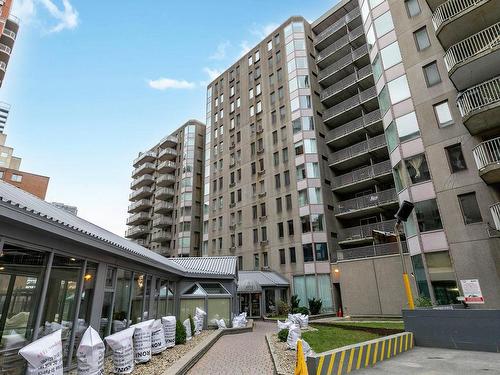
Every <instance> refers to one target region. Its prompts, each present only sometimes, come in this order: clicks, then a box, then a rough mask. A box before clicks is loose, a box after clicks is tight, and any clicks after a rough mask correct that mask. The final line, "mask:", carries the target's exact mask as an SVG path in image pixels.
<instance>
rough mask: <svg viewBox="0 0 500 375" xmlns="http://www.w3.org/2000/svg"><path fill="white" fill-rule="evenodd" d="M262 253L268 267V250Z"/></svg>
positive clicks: (265, 265)
mask: <svg viewBox="0 0 500 375" xmlns="http://www.w3.org/2000/svg"><path fill="white" fill-rule="evenodd" d="M262 255H263V256H264V262H263V263H264V267H268V266H269V259H268V257H267V251H265V252H263V253H262Z"/></svg>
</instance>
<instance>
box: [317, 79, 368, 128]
mask: <svg viewBox="0 0 500 375" xmlns="http://www.w3.org/2000/svg"><path fill="white" fill-rule="evenodd" d="M376 97H377V89H376V88H375V86H374V87H370V88H369V89H367V90H365V91H362V92H360V93H359V94H357V95H355V96H353V97H351V98H349V99H346V100H344V101H343V102H341V103H339V104H337V105H334V106H333V107H331V108H329V109H327V110H326V111H325V112H323V118H324V120H325V121H328V120H329V119H331V118H333V117H335V116H338V115H340V114H341V113H344V112H346V111H348V110H350V109H352V108H356V107H357V106H359V105H360V104H362V103H364V102H366V101H368V100H370V99H373V98H376Z"/></svg>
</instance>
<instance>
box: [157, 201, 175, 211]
mask: <svg viewBox="0 0 500 375" xmlns="http://www.w3.org/2000/svg"><path fill="white" fill-rule="evenodd" d="M173 209H174V204H173V203H172V202H158V203H155V205H154V211H155V212H168V211H172V210H173Z"/></svg>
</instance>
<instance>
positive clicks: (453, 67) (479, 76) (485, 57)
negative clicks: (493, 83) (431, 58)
mask: <svg viewBox="0 0 500 375" xmlns="http://www.w3.org/2000/svg"><path fill="white" fill-rule="evenodd" d="M498 17H500V12H499V13H498ZM444 61H445V63H446V67H447V68H448V75H449V76H450V79H451V80H452V81H453V83H454V84H455V86H456V87H457V89H458V90H464V89H466V88H467V87H470V86H473V85H475V84H477V83H479V82H482V81H484V80H486V79H488V78H490V77H492V76H495V75H496V74H497V73H498V71H499V69H498V61H500V22H498V23H496V24H494V25H493V26H490V27H488V28H487V29H484V30H481V31H480V32H478V33H476V34H474V35H471V36H470V37H468V38H467V39H464V40H462V41H460V42H458V43H456V44H454V45H452V46H451V47H450V48H448V50H447V51H446V54H445V55H444Z"/></svg>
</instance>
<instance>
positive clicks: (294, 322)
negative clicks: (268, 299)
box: [278, 314, 312, 358]
mask: <svg viewBox="0 0 500 375" xmlns="http://www.w3.org/2000/svg"><path fill="white" fill-rule="evenodd" d="M308 326H309V315H303V314H288V318H287V319H286V320H285V321H284V322H280V321H279V320H278V332H279V331H281V330H282V329H287V330H288V337H287V339H286V344H287V347H288V349H291V350H297V341H298V340H299V339H300V338H301V337H302V332H301V328H307V327H308ZM302 347H303V349H304V356H305V357H306V358H307V357H308V356H310V355H311V354H312V351H311V347H310V346H309V344H308V343H307V341H305V340H302Z"/></svg>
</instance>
